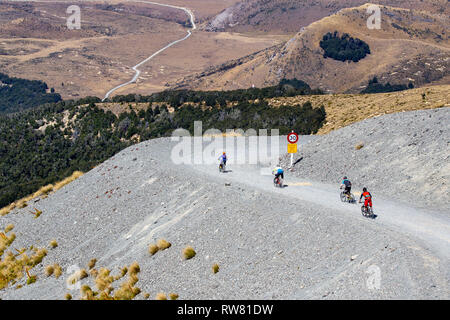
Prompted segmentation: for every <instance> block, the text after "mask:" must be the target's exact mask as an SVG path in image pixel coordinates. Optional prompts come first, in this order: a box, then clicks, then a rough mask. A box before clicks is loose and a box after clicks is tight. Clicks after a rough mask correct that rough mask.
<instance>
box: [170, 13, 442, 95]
mask: <svg viewBox="0 0 450 320" xmlns="http://www.w3.org/2000/svg"><path fill="white" fill-rule="evenodd" d="M367 6H368V4H366V5H363V6H360V7H357V8H350V9H343V10H341V11H339V12H338V13H336V14H334V15H332V16H329V17H326V18H324V19H322V20H320V21H317V22H314V23H312V24H311V25H309V26H308V27H307V28H305V29H304V30H302V32H299V33H298V34H296V35H295V36H294V37H293V38H292V39H291V40H289V41H288V42H286V43H285V44H284V46H278V47H274V48H272V49H270V50H265V51H264V52H261V53H259V54H256V55H254V56H253V57H252V58H251V59H249V60H248V61H245V62H243V63H240V64H238V65H236V66H233V63H229V65H230V66H231V67H227V68H218V69H216V72H209V74H207V75H197V76H192V77H190V78H186V79H182V80H180V81H179V82H178V83H177V85H178V86H181V87H183V86H185V87H191V88H196V89H206V90H209V89H219V88H222V89H236V88H248V87H250V86H252V85H255V86H257V87H263V86H267V85H274V84H276V83H278V82H279V81H280V80H281V79H282V78H294V77H295V78H297V79H301V80H304V81H306V82H307V83H309V84H310V85H311V86H312V87H319V88H321V89H323V90H325V91H326V92H359V91H361V89H362V88H364V87H365V86H366V85H367V83H368V81H369V79H371V78H372V77H373V76H378V79H379V80H380V82H382V83H387V82H390V83H391V84H408V83H409V82H412V83H413V84H414V85H415V86H416V87H419V86H424V85H427V84H430V83H431V84H432V83H435V82H436V83H444V84H446V83H448V80H449V78H448V77H449V70H450V59H449V58H450V45H449V39H448V34H447V30H448V26H449V22H448V20H447V19H445V18H443V17H442V16H440V15H433V14H430V13H427V12H422V11H415V10H414V11H412V10H407V9H399V8H392V7H382V25H381V29H380V30H370V29H368V28H367V27H366V21H367V18H368V14H367V13H366V10H367ZM334 31H338V32H339V33H340V34H343V33H348V34H350V36H352V37H356V38H359V39H361V40H363V41H365V42H366V43H368V44H369V46H370V49H371V54H370V55H368V56H367V57H366V58H364V59H362V60H360V61H359V62H357V63H354V62H341V61H336V60H333V59H331V58H328V59H325V58H324V57H323V50H322V48H320V46H319V42H320V40H321V39H322V37H323V35H324V34H326V33H327V32H334Z"/></svg>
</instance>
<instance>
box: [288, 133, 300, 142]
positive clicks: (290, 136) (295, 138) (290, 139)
mask: <svg viewBox="0 0 450 320" xmlns="http://www.w3.org/2000/svg"><path fill="white" fill-rule="evenodd" d="M287 141H288V142H289V143H297V141H298V134H296V133H295V132H291V133H289V134H288V136H287Z"/></svg>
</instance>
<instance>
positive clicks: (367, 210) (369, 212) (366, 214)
mask: <svg viewBox="0 0 450 320" xmlns="http://www.w3.org/2000/svg"><path fill="white" fill-rule="evenodd" d="M361 213H362V215H363V216H364V217H368V218H371V217H373V216H374V215H373V209H372V207H366V206H365V205H364V204H363V205H362V207H361Z"/></svg>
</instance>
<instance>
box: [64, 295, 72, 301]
mask: <svg viewBox="0 0 450 320" xmlns="http://www.w3.org/2000/svg"><path fill="white" fill-rule="evenodd" d="M64 299H66V300H72V295H71V294H70V293H66V295H65V296H64Z"/></svg>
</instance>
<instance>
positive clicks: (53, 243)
mask: <svg viewBox="0 0 450 320" xmlns="http://www.w3.org/2000/svg"><path fill="white" fill-rule="evenodd" d="M57 246H58V242H56V240H54V239H53V240H52V241H50V247H52V248H53V249H55V248H56V247H57Z"/></svg>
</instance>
